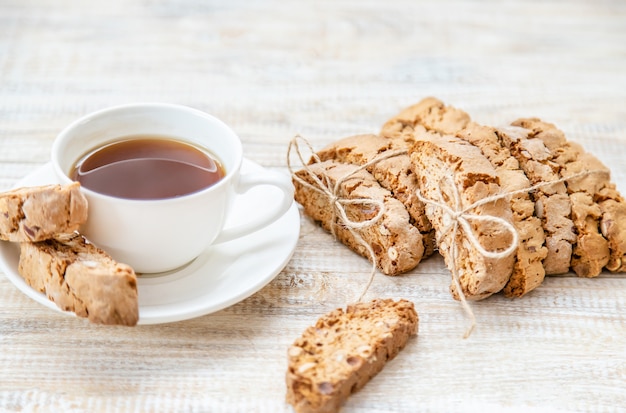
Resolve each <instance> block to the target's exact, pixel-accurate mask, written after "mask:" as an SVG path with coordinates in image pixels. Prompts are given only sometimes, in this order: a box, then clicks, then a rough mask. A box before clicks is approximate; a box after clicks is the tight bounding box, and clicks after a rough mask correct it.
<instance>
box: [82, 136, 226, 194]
mask: <svg viewBox="0 0 626 413" xmlns="http://www.w3.org/2000/svg"><path fill="white" fill-rule="evenodd" d="M224 175H225V172H224V168H223V167H222V166H221V164H220V163H219V162H218V161H217V160H216V159H215V158H214V157H212V156H211V155H209V154H208V153H206V152H204V151H202V150H201V149H199V148H197V147H195V146H193V145H191V144H188V143H185V142H182V141H178V140H175V139H171V138H164V137H158V136H132V137H128V138H127V139H123V140H120V141H116V142H113V143H111V144H108V145H105V146H103V147H100V148H98V149H96V150H94V151H92V152H89V153H88V154H86V155H85V156H83V157H82V158H81V159H80V160H79V161H78V162H77V163H76V165H75V166H74V167H73V168H72V171H71V174H70V177H71V178H72V179H73V180H75V181H78V182H80V184H81V185H82V186H84V187H85V188H88V189H91V190H92V191H95V192H99V193H101V194H105V195H111V196H115V197H119V198H127V199H164V198H174V197H178V196H182V195H187V194H190V193H193V192H197V191H200V190H202V189H205V188H208V187H210V186H211V185H213V184H215V183H216V182H218V181H219V180H220V179H222V178H223V177H224Z"/></svg>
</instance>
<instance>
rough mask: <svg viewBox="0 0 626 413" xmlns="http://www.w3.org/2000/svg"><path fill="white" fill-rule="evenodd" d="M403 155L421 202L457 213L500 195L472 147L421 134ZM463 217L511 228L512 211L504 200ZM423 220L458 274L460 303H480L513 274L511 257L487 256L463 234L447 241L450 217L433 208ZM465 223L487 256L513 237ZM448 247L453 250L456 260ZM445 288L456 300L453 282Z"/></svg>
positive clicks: (450, 234) (483, 225) (481, 157)
mask: <svg viewBox="0 0 626 413" xmlns="http://www.w3.org/2000/svg"><path fill="white" fill-rule="evenodd" d="M409 153H410V157H411V162H412V164H413V170H414V172H415V173H416V174H417V176H418V182H419V185H420V191H421V193H422V195H423V196H424V197H425V198H426V199H430V200H432V201H434V202H438V203H440V204H445V205H447V206H448V207H450V208H452V209H453V210H455V211H462V210H465V209H467V208H469V207H470V206H472V205H474V204H475V203H476V202H478V201H480V200H482V199H485V198H488V197H493V196H497V195H500V194H501V187H500V185H499V178H498V176H497V173H496V171H495V169H494V168H493V166H492V165H491V163H490V162H489V160H487V158H485V156H484V155H483V154H482V153H481V152H480V150H479V149H478V148H476V147H475V146H473V145H471V144H470V143H468V142H466V141H463V140H462V139H459V138H457V137H454V136H451V135H441V134H438V133H434V132H426V131H422V132H419V133H416V134H415V144H414V145H413V146H412V147H411V149H410V150H409ZM457 204H458V205H457ZM468 213H470V214H473V215H478V216H490V217H497V218H500V219H501V220H504V221H505V222H506V223H508V224H510V226H511V227H512V219H513V217H512V211H511V207H510V204H509V202H508V200H506V199H505V198H498V199H495V200H494V201H492V202H489V203H485V204H482V205H478V206H475V207H472V208H471V210H469V211H468ZM426 215H427V216H428V219H429V220H430V222H431V224H432V225H433V227H434V228H435V231H436V233H437V241H438V247H439V252H440V253H441V255H443V257H444V260H445V262H446V265H447V267H448V268H449V269H450V270H451V271H453V270H456V272H457V273H458V281H459V283H460V286H461V289H462V292H463V295H464V296H465V298H467V299H469V300H479V299H483V298H486V297H488V296H490V295H492V294H495V293H497V292H499V291H500V290H502V288H504V286H505V285H506V283H507V282H508V281H509V278H510V276H511V272H512V270H513V263H514V255H513V254H508V255H506V256H503V257H498V258H495V257H487V256H485V255H483V254H482V253H481V252H480V250H478V249H477V246H476V245H475V244H474V243H472V242H470V239H469V234H466V233H465V230H459V231H457V232H456V235H455V236H454V237H453V235H454V233H453V232H451V231H448V229H449V227H450V225H451V224H452V219H453V218H452V217H451V216H450V215H449V214H448V213H447V212H446V211H445V210H444V209H443V208H442V207H441V206H439V205H433V204H427V205H426ZM469 224H470V225H471V229H472V231H473V232H474V234H475V236H476V238H477V240H478V242H479V243H480V245H481V246H482V247H483V248H485V249H486V250H487V251H492V252H496V253H498V252H504V251H506V250H508V249H509V248H511V245H512V244H513V243H514V235H513V234H512V233H511V231H510V229H509V228H508V227H506V226H503V225H502V224H501V223H494V222H493V221H478V220H474V221H471V222H469ZM446 231H447V232H446ZM513 247H516V245H514V246H513ZM453 248H456V250H457V253H458V255H456V257H455V256H454V254H453ZM453 281H454V280H453ZM450 288H451V292H452V294H453V296H454V297H455V298H457V299H459V298H460V294H459V291H457V288H456V285H455V283H454V282H453V283H452V285H451V287H450Z"/></svg>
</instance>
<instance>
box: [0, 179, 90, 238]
mask: <svg viewBox="0 0 626 413" xmlns="http://www.w3.org/2000/svg"><path fill="white" fill-rule="evenodd" d="M86 220H87V199H86V198H85V196H84V195H83V194H81V192H80V184H79V183H78V182H75V183H72V184H69V185H64V186H61V185H43V186H35V187H25V188H18V189H14V190H12V191H8V192H3V193H2V194H0V239H2V240H5V241H12V242H24V241H31V242H36V241H42V240H45V239H49V238H53V237H54V236H55V235H58V234H68V233H72V232H74V231H76V230H77V229H78V228H79V226H80V225H81V224H83V223H84V222H85V221H86Z"/></svg>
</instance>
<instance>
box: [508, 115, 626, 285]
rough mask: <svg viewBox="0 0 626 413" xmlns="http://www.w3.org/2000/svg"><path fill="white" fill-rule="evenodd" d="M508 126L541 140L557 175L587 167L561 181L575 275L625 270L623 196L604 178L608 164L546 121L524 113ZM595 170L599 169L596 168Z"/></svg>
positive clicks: (606, 174)
mask: <svg viewBox="0 0 626 413" xmlns="http://www.w3.org/2000/svg"><path fill="white" fill-rule="evenodd" d="M513 125H514V126H517V127H520V128H523V129H524V130H525V131H527V133H528V135H529V137H531V138H532V139H538V140H540V141H541V142H543V144H544V145H545V147H546V148H547V149H548V150H549V151H550V154H551V156H552V157H551V160H552V161H553V162H554V163H556V164H557V165H558V166H559V176H561V177H562V178H567V177H569V176H573V175H576V174H579V173H584V172H589V171H591V172H592V173H590V174H587V175H585V176H583V177H578V178H574V179H571V180H568V181H566V185H567V192H568V193H569V196H570V200H571V203H572V214H571V218H572V221H573V222H574V225H575V227H576V233H577V239H576V243H575V244H574V249H573V252H572V260H571V267H572V269H573V270H574V272H576V274H578V275H579V276H581V277H595V276H597V275H599V274H600V273H601V272H602V269H603V268H604V267H606V268H607V269H609V270H611V271H625V270H626V260H624V259H623V257H624V254H625V253H626V201H625V200H624V198H623V197H622V196H621V195H620V194H619V193H618V191H617V190H616V188H615V184H613V183H612V182H611V181H610V173H609V169H608V168H607V167H606V166H605V165H604V164H602V162H600V160H598V159H597V158H596V157H595V156H593V155H592V154H590V153H589V152H587V151H585V149H584V148H583V147H582V146H581V145H579V144H577V143H575V142H571V141H569V140H567V139H566V137H565V134H564V133H563V132H562V131H561V130H559V129H558V128H557V127H556V126H555V125H553V124H551V123H548V122H544V121H541V120H540V119H537V118H526V119H518V120H516V121H515V122H513ZM601 171H605V173H598V172H601Z"/></svg>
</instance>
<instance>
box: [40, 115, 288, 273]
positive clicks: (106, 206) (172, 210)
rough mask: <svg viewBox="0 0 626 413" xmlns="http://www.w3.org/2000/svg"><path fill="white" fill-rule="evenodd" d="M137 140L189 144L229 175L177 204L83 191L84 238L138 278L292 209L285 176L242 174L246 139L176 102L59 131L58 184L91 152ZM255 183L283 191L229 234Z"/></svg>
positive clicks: (179, 262) (265, 172)
mask: <svg viewBox="0 0 626 413" xmlns="http://www.w3.org/2000/svg"><path fill="white" fill-rule="evenodd" d="M133 135H160V136H168V137H172V138H173V139H175V140H178V141H182V142H187V143H191V144H193V145H195V146H196V147H200V148H203V149H205V150H206V151H207V152H209V153H211V154H212V155H213V156H215V157H216V158H217V159H218V160H219V161H220V162H221V164H222V166H223V167H224V170H225V176H224V177H223V178H222V179H221V180H219V181H218V182H217V183H215V184H214V185H212V186H209V187H207V188H205V189H202V190H200V191H197V192H193V193H190V194H187V195H182V196H178V197H173V198H165V199H150V200H135V199H125V198H119V197H115V196H110V195H103V194H102V193H98V192H95V191H93V190H90V189H88V188H85V187H82V188H81V190H82V192H83V193H84V194H85V196H86V197H87V200H88V203H89V217H88V220H87V223H86V224H85V225H83V227H82V228H81V233H83V234H84V235H85V236H86V237H87V239H89V240H90V241H91V242H93V243H94V244H95V245H97V246H98V247H100V248H102V249H104V250H105V251H107V252H108V253H109V254H110V255H111V256H112V257H113V258H114V259H116V260H117V261H120V262H123V263H125V264H128V265H130V266H132V267H133V268H134V269H135V271H136V272H138V273H159V272H165V271H170V270H173V269H176V268H178V267H181V266H183V265H184V264H186V263H188V262H190V261H192V260H193V259H194V258H196V257H197V256H199V255H200V254H201V253H202V252H203V251H205V250H206V249H207V248H208V247H209V246H210V245H211V244H215V243H221V242H225V241H229V240H232V239H235V238H238V237H241V236H244V235H246V234H249V233H251V232H254V231H257V230H259V229H261V228H263V227H265V226H267V225H269V224H270V223H272V222H274V221H276V220H277V219H278V218H280V217H281V216H282V215H283V214H284V213H285V212H286V211H287V210H288V209H289V207H290V206H291V205H292V202H293V186H292V184H291V181H290V180H289V178H288V177H287V176H283V175H281V174H278V173H276V172H272V171H268V170H263V172H262V173H259V172H255V173H254V175H247V174H241V173H240V168H241V164H242V161H243V150H242V146H241V141H240V140H239V138H238V137H237V135H236V134H235V133H234V132H233V131H232V130H231V129H230V128H229V127H228V126H227V125H226V124H224V123H223V122H222V121H220V120H218V119H217V118H215V117H213V116H211V115H208V114H206V113H204V112H201V111H198V110H195V109H191V108H188V107H185V106H179V105H172V104H162V103H137V104H128V105H122V106H116V107H112V108H108V109H104V110H101V111H98V112H95V113H92V114H89V115H87V116H85V117H83V118H81V119H79V120H77V121H75V122H74V123H72V124H71V125H69V126H68V127H66V128H65V129H64V130H63V131H61V133H60V134H59V135H58V137H57V139H56V140H55V141H54V144H53V146H52V164H53V168H54V171H55V174H56V175H57V179H58V180H59V181H60V183H70V182H72V179H71V178H70V172H71V169H72V168H73V167H74V165H75V164H76V162H77V161H78V160H79V159H80V158H81V157H83V156H84V155H85V154H86V153H88V152H90V151H92V150H94V149H95V148H98V147H102V146H103V145H105V144H109V143H111V142H115V141H117V140H120V139H121V138H124V137H127V136H133ZM258 185H271V186H273V187H275V188H278V190H277V191H275V192H276V193H277V199H276V204H275V206H274V209H273V210H271V211H267V212H266V213H264V214H260V216H252V217H247V219H249V220H248V221H247V222H244V223H241V224H238V225H236V226H234V227H230V228H224V223H225V221H226V218H227V216H228V213H229V211H230V209H231V207H232V205H233V201H234V200H235V197H236V196H237V194H240V193H243V192H246V191H248V190H249V189H251V188H252V187H256V186H258ZM268 190H273V191H274V189H272V188H268Z"/></svg>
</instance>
